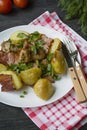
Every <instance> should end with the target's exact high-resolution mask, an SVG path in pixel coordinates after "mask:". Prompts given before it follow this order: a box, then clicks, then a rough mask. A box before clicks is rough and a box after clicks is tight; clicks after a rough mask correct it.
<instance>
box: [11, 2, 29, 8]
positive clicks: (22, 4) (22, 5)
mask: <svg viewBox="0 0 87 130" xmlns="http://www.w3.org/2000/svg"><path fill="white" fill-rule="evenodd" d="M13 2H14V4H15V5H16V6H17V7H19V8H25V7H26V6H27V5H28V0H13Z"/></svg>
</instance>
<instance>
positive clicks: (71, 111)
mask: <svg viewBox="0 0 87 130" xmlns="http://www.w3.org/2000/svg"><path fill="white" fill-rule="evenodd" d="M30 24H31V25H41V26H45V27H47V28H52V29H55V30H58V31H59V32H62V33H63V34H64V35H66V36H68V37H71V38H72V40H73V41H74V43H75V44H76V46H77V47H78V49H79V52H80V54H81V58H82V61H83V62H82V63H83V64H82V66H83V69H84V72H85V75H86V77H87V41H85V40H84V39H83V38H82V37H81V36H79V35H78V34H77V33H76V32H75V31H74V30H72V29H71V28H70V27H69V26H67V25H66V24H64V23H63V22H62V21H61V20H60V18H59V17H58V15H57V14H56V12H53V13H49V12H48V11H46V12H45V13H43V14H41V15H40V16H39V17H38V18H36V19H35V20H34V21H33V22H31V23H30ZM23 111H24V112H25V113H26V114H27V116H28V117H29V118H30V119H31V120H32V121H33V122H34V123H35V124H36V125H37V126H38V127H39V128H40V129H41V130H71V129H73V130H78V129H79V128H80V127H81V126H82V125H84V124H85V123H87V103H82V104H79V103H78V102H77V100H76V96H75V92H74V90H73V89H72V90H71V91H70V92H69V93H68V94H67V95H65V96H64V97H63V98H62V99H60V100H58V101H56V102H54V103H51V104H49V105H46V106H42V107H36V108H23Z"/></svg>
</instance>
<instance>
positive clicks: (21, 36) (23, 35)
mask: <svg viewBox="0 0 87 130" xmlns="http://www.w3.org/2000/svg"><path fill="white" fill-rule="evenodd" d="M28 36H29V33H28V32H25V31H22V30H18V31H16V32H14V33H12V34H11V36H10V40H11V41H12V43H13V44H18V43H20V42H21V41H24V40H25V39H28Z"/></svg>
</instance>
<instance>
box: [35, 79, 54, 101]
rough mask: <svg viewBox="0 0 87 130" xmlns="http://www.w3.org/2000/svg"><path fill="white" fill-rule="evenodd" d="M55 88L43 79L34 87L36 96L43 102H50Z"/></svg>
mask: <svg viewBox="0 0 87 130" xmlns="http://www.w3.org/2000/svg"><path fill="white" fill-rule="evenodd" d="M54 90H55V89H54V87H53V86H52V84H51V83H50V81H49V80H47V79H45V78H42V79H39V80H38V81H37V83H36V84H35V85H34V92H35V94H36V95H37V96H38V97H40V98H41V99H43V100H48V99H49V98H51V96H52V95H53V93H54Z"/></svg>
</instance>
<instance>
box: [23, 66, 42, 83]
mask: <svg viewBox="0 0 87 130" xmlns="http://www.w3.org/2000/svg"><path fill="white" fill-rule="evenodd" d="M40 76H41V69H40V68H31V69H28V70H24V71H21V73H20V77H21V79H22V80H23V82H24V83H25V84H27V85H34V84H35V83H36V82H37V80H38V79H39V78H40Z"/></svg>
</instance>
